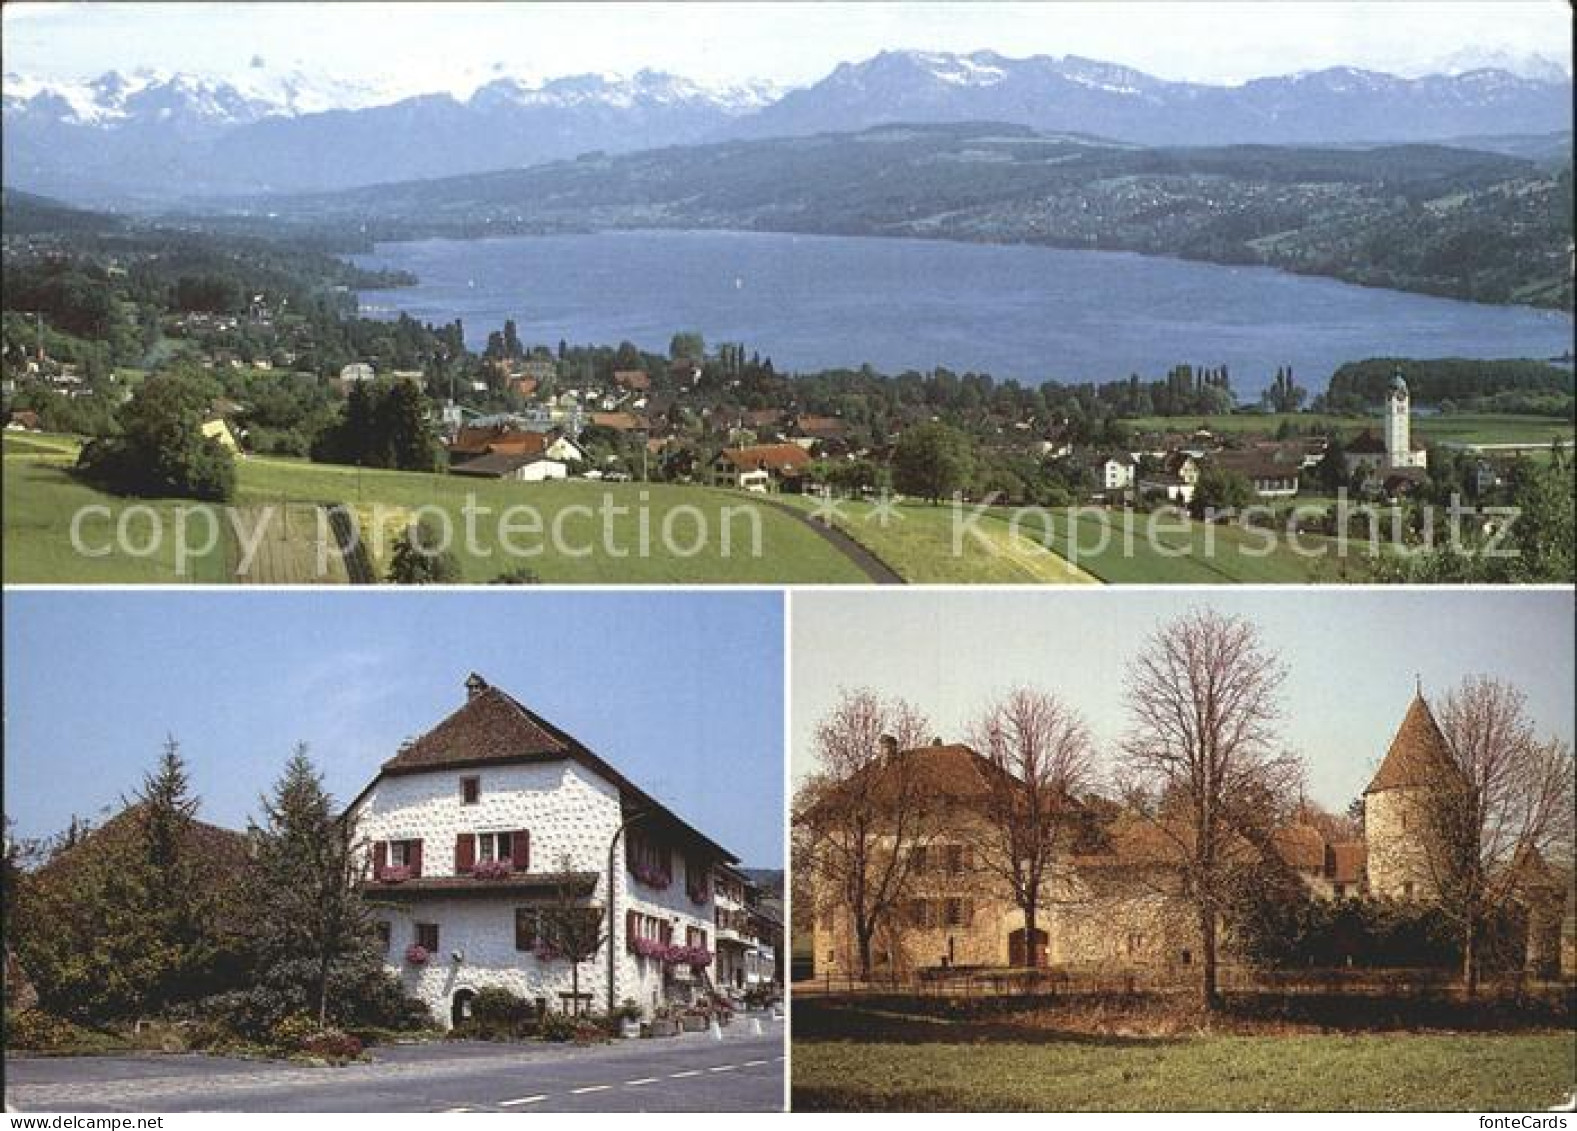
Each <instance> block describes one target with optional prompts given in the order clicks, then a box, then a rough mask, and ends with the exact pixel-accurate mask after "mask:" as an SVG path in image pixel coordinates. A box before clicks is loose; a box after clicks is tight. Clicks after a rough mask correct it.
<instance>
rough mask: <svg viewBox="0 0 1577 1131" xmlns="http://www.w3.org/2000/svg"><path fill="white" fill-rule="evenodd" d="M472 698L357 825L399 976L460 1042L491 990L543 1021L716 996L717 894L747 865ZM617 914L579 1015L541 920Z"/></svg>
mask: <svg viewBox="0 0 1577 1131" xmlns="http://www.w3.org/2000/svg"><path fill="white" fill-rule="evenodd" d="M465 689H466V701H465V703H464V704H463V705H462V706H461V707H460V708H459V709H458V710H456V711H455V712H454V713H453V714H451V715H450V716H449V717H448V718H446V719H444V720H443V721H442V722H440V723H439V724H438V725H437V726H435V727H434V728H433V729H432V730H430V731H428V732H427V733H426V734H424V735H422V736H421V737H420V738H418V739H416V740H415V741H413V742H410V743H407V744H406V745H405V746H404V747H402V748H401V750H400V751H399V753H398V754H396V755H395V756H394V757H393V758H391V759H389V761H387V762H385V763H384V764H383V766H382V767H381V768H380V769H379V771H378V775H377V777H375V778H374V779H373V780H372V782H371V783H370V784H369V785H368V786H367V787H366V788H365V789H364V790H363V791H362V792H361V794H360V795H359V796H358V797H357V798H356V799H355V800H354V801H353V802H352V803H351V805H350V806H349V808H348V810H347V814H346V816H347V819H348V820H351V821H353V822H354V823H355V828H356V833H357V842H358V846H359V850H360V852H361V854H362V864H363V868H364V874H365V876H366V880H365V882H364V891H365V893H366V895H367V896H368V898H369V899H370V900H371V902H372V903H373V904H374V906H375V909H376V917H377V919H378V921H379V924H380V933H381V935H382V937H383V940H384V946H385V951H386V961H387V963H388V966H389V968H390V969H391V970H393V971H395V972H396V973H397V974H398V976H399V977H400V979H401V981H402V982H403V983H404V985H405V987H406V989H407V990H408V991H410V992H411V993H413V994H415V995H416V996H418V997H420V998H421V999H422V1000H424V1001H426V1002H427V1004H428V1006H429V1007H430V1008H431V1009H432V1011H433V1014H434V1016H435V1017H437V1018H439V1019H440V1020H441V1021H443V1022H444V1023H445V1024H454V1023H457V1022H458V1021H460V1020H461V1019H463V1018H464V1017H466V1016H468V1012H469V1004H470V1001H471V999H472V997H473V996H474V995H475V994H476V993H477V991H479V990H481V989H483V988H486V987H489V986H498V987H502V988H504V989H507V990H510V991H511V992H513V993H515V994H517V995H519V996H520V997H523V998H525V999H526V1000H527V1001H530V1002H532V1003H534V1004H535V1005H536V1006H537V1008H538V1010H539V1011H543V1010H550V1011H572V1010H577V1009H579V1010H595V1011H602V1010H605V1009H607V1008H608V1006H609V1003H610V1001H611V1002H612V1003H613V1004H614V1005H618V1004H621V1003H623V1002H624V1001H626V1000H633V1001H634V1002H635V1003H636V1004H637V1005H639V1006H640V1007H641V1009H642V1010H643V1011H644V1012H646V1013H647V1014H648V1015H649V1014H650V1013H651V1012H652V1011H653V1010H655V1009H656V1008H657V1007H659V1006H661V1005H663V1004H666V1003H670V1002H678V1001H689V1000H691V999H692V998H694V997H695V996H697V995H699V994H702V993H706V992H710V990H711V988H712V975H711V971H710V966H711V963H712V960H713V957H714V954H715V951H714V948H715V944H716V934H715V932H716V902H715V898H714V893H713V883H712V876H713V874H714V871H715V870H716V869H717V868H719V867H720V866H724V865H731V864H737V863H738V861H737V860H736V859H735V858H734V857H733V856H732V854H730V853H729V852H728V851H727V850H726V849H724V848H722V847H721V846H719V845H718V844H716V843H715V842H713V841H712V840H710V839H709V838H707V837H706V836H705V835H703V834H702V833H700V832H699V831H697V830H696V829H694V828H692V827H691V826H690V825H688V824H686V823H685V822H684V821H683V820H681V819H680V818H679V817H678V816H676V815H675V814H674V813H673V812H672V811H671V810H669V809H668V808H666V807H665V806H663V805H662V804H660V803H659V802H657V801H655V800H654V799H653V798H652V797H650V796H649V795H648V794H646V793H644V792H643V791H641V790H640V789H639V788H638V787H637V786H635V785H634V784H633V783H632V782H630V781H629V779H627V778H625V777H624V776H623V775H622V774H621V773H619V772H618V771H617V770H616V769H614V767H613V766H611V765H610V764H609V763H607V762H605V761H604V760H603V759H602V758H600V757H599V756H598V755H596V754H594V753H592V752H591V751H590V750H589V749H587V748H586V747H585V746H584V745H582V744H581V743H580V742H579V741H577V740H576V739H575V738H573V737H572V736H570V735H568V734H566V733H564V732H563V731H561V730H559V729H558V728H557V727H555V726H553V725H552V724H551V723H549V722H547V721H546V720H544V719H543V718H541V717H540V716H538V715H536V714H534V713H533V712H532V711H531V710H529V709H528V708H526V707H525V706H523V705H522V704H520V703H519V702H518V701H516V700H515V699H514V698H513V697H511V696H510V695H508V694H506V693H505V692H503V691H501V690H499V689H498V688H495V687H492V686H490V685H489V684H488V683H487V681H486V680H484V679H483V678H482V677H481V676H478V675H472V676H471V677H470V678H469V679H467V680H466V684H465ZM610 873H611V877H610ZM610 878H611V886H610ZM610 900H611V902H612V905H613V906H612V910H613V914H612V915H611V917H610V916H606V915H604V917H603V919H604V930H607V927H608V924H609V923H610V922H611V925H612V937H611V939H609V940H607V941H606V942H605V943H604V945H603V946H602V947H601V948H599V950H598V952H597V954H596V955H595V956H594V957H593V958H592V959H590V960H588V961H585V962H582V963H581V964H580V971H579V974H580V989H579V992H580V999H579V1001H578V1002H577V1001H576V1000H575V998H574V996H573V993H572V977H571V969H570V963H569V961H568V960H567V959H565V958H562V957H558V956H556V955H555V954H554V953H553V952H552V950H551V948H550V947H548V946H545V945H544V939H543V938H542V937H541V927H542V915H543V913H544V910H545V909H549V908H556V907H559V906H562V904H563V903H564V902H566V901H571V902H573V903H574V905H576V906H583V907H585V908H588V909H595V910H596V911H597V912H599V913H600V912H604V911H605V910H606V909H607V908H608V905H609V902H610ZM610 955H611V961H610ZM610 976H611V978H612V986H611V993H610V984H609V979H610Z"/></svg>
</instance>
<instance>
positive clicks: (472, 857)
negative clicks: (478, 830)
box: [454, 833, 476, 876]
mask: <svg viewBox="0 0 1577 1131" xmlns="http://www.w3.org/2000/svg"><path fill="white" fill-rule="evenodd" d="M475 866H476V834H475V833H460V834H459V835H458V836H456V837H455V838H454V870H455V874H456V875H460V876H464V875H466V874H467V873H469V872H470V871H471V869H472V868H474V867H475Z"/></svg>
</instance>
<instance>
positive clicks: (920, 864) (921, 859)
mask: <svg viewBox="0 0 1577 1131" xmlns="http://www.w3.org/2000/svg"><path fill="white" fill-rule="evenodd" d="M909 870H910V871H911V872H913V873H914V874H915V875H919V874H920V873H921V872H924V871H925V845H923V844H917V845H915V846H914V847H912V848H910V849H909Z"/></svg>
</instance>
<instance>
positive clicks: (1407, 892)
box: [1402, 880, 1413, 899]
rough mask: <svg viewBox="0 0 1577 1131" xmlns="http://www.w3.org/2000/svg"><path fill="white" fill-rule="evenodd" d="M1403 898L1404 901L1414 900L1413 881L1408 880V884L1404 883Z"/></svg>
mask: <svg viewBox="0 0 1577 1131" xmlns="http://www.w3.org/2000/svg"><path fill="white" fill-rule="evenodd" d="M1402 898H1403V899H1412V898H1413V881H1412V880H1408V881H1407V882H1406V883H1404V884H1403V885H1402Z"/></svg>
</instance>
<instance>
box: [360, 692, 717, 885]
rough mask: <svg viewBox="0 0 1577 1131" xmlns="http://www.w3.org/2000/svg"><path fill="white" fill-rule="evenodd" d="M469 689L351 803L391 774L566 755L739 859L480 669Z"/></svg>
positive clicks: (664, 823)
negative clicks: (461, 702) (452, 709)
mask: <svg viewBox="0 0 1577 1131" xmlns="http://www.w3.org/2000/svg"><path fill="white" fill-rule="evenodd" d="M466 690H467V695H468V698H467V699H466V702H465V704H464V705H463V706H461V707H460V708H459V709H458V710H456V711H455V712H453V713H452V714H450V715H449V716H448V717H447V718H445V719H444V720H443V721H442V722H440V723H439V724H438V725H437V726H435V727H433V729H432V730H430V731H428V732H427V733H426V734H424V735H422V736H421V737H420V738H417V739H416V740H415V741H413V742H410V743H408V744H407V745H406V746H404V747H402V748H401V749H400V752H399V753H398V754H396V755H395V756H394V757H393V758H390V759H389V760H388V761H387V762H385V763H384V764H383V765H382V766H381V767H379V770H378V777H376V778H374V779H373V780H372V781H371V782H369V783H368V785H367V787H366V788H365V789H363V790H362V792H361V793H360V794H359V795H358V796H357V797H356V799H355V800H354V801H352V802H351V803H350V805H349V806H348V807H347V808H348V809H354V808H355V807H356V805H357V804H358V803H359V802H360V801H361V799H362V798H363V797H365V796H366V795H367V792H368V791H369V790H371V789H372V787H373V786H374V785H376V784H377V783H378V780H379V779H381V778H383V777H386V776H394V775H399V774H419V773H425V772H427V771H432V770H452V769H460V768H464V767H469V766H482V765H508V764H518V763H528V762H552V761H557V760H560V759H564V760H568V761H572V762H575V763H577V764H579V765H582V766H585V767H586V768H587V769H589V770H591V771H592V772H593V773H595V774H597V775H599V776H601V777H602V778H604V779H606V780H607V781H609V782H611V783H612V784H613V785H615V786H616V787H618V789H619V791H620V794H621V796H622V798H623V800H624V802H625V804H626V806H627V807H628V808H629V809H632V810H643V811H646V812H648V813H651V814H652V816H651V817H650V818H649V821H650V823H651V824H653V825H655V826H657V827H659V828H666V829H669V830H671V831H672V832H674V833H675V834H677V835H678V836H681V837H683V838H684V839H687V840H690V841H694V842H697V843H699V844H700V845H701V846H702V847H704V848H705V849H706V850H708V851H710V852H713V853H715V854H716V855H718V856H720V857H722V858H723V859H724V860H725V861H728V862H730V863H737V862H738V861H737V858H736V857H735V856H734V855H733V853H731V852H729V851H728V850H727V849H726V848H724V847H722V846H721V845H720V844H718V843H717V842H716V841H714V840H712V839H711V838H710V837H708V836H706V835H705V834H704V833H702V832H700V831H699V830H697V829H695V828H694V827H693V826H691V825H689V824H687V823H686V822H685V821H684V820H682V819H681V818H680V817H679V816H678V815H677V814H676V813H674V812H673V811H672V810H671V809H669V808H668V807H667V806H665V805H663V804H662V802H660V801H658V800H657V799H656V798H654V797H652V796H651V795H650V794H648V793H646V791H645V790H643V789H641V788H640V787H639V786H637V785H636V784H635V783H634V782H632V781H630V780H629V779H628V778H626V777H625V776H624V775H623V774H621V773H620V772H619V771H618V770H616V769H614V768H613V766H611V765H609V764H608V763H607V762H606V761H604V760H603V759H602V758H601V757H599V756H598V755H596V754H594V753H592V751H591V750H589V749H588V748H587V747H586V746H585V745H583V744H582V743H581V742H580V740H579V739H577V738H575V737H573V736H572V735H570V734H567V733H565V732H564V731H562V730H560V729H559V728H558V727H556V726H554V725H553V724H552V723H550V722H548V721H547V720H546V719H544V718H542V716H540V715H538V714H536V713H535V712H534V711H532V710H531V709H529V708H528V707H526V706H524V705H523V704H521V703H520V702H519V701H518V700H517V699H515V698H514V697H513V696H512V695H510V694H509V693H508V692H505V691H502V690H500V689H499V688H496V687H493V686H491V685H490V684H489V683H488V682H487V681H486V680H485V679H483V678H482V677H481V676H479V675H476V674H475V673H472V675H471V676H470V677H469V678H468V679H467V680H466Z"/></svg>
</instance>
